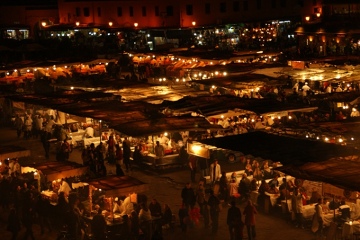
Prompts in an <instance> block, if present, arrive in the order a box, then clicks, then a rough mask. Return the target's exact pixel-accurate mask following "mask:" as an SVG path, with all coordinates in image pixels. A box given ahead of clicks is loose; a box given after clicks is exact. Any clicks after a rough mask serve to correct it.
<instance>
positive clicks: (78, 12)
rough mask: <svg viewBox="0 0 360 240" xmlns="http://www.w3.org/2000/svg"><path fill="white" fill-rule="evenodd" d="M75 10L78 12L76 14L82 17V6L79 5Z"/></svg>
mask: <svg viewBox="0 0 360 240" xmlns="http://www.w3.org/2000/svg"><path fill="white" fill-rule="evenodd" d="M75 12H76V16H77V17H80V15H81V11H80V8H79V7H77V8H76V9H75Z"/></svg>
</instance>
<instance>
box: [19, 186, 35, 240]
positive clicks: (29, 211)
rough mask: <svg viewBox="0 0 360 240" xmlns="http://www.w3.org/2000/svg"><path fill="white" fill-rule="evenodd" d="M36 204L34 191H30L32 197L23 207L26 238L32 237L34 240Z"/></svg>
mask: <svg viewBox="0 0 360 240" xmlns="http://www.w3.org/2000/svg"><path fill="white" fill-rule="evenodd" d="M33 210H34V206H33V197H32V193H30V197H29V199H28V201H27V202H26V204H25V205H24V208H23V218H22V221H23V224H24V226H25V228H26V232H25V236H24V240H26V239H28V237H30V238H31V239H32V240H35V237H34V233H33V229H32V225H33V223H34V219H33V218H34V211H33Z"/></svg>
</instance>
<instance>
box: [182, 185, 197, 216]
mask: <svg viewBox="0 0 360 240" xmlns="http://www.w3.org/2000/svg"><path fill="white" fill-rule="evenodd" d="M181 198H182V201H183V204H184V205H185V207H186V209H187V210H189V208H191V209H192V208H193V207H194V206H195V201H196V197H195V193H194V190H193V189H192V187H191V184H190V183H186V185H185V187H184V188H183V190H182V191H181Z"/></svg>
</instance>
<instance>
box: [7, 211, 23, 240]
mask: <svg viewBox="0 0 360 240" xmlns="http://www.w3.org/2000/svg"><path fill="white" fill-rule="evenodd" d="M7 230H8V231H9V232H11V233H12V237H11V240H16V239H17V235H18V234H19V232H20V230H21V224H20V219H19V216H18V214H17V212H16V209H15V208H11V210H10V214H9V218H8V226H7Z"/></svg>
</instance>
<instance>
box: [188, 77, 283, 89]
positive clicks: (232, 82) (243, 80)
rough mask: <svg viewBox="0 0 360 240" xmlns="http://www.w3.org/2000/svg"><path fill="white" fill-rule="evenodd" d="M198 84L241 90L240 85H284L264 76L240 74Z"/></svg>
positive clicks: (197, 81)
mask: <svg viewBox="0 0 360 240" xmlns="http://www.w3.org/2000/svg"><path fill="white" fill-rule="evenodd" d="M195 82H196V83H199V84H204V85H215V86H216V87H226V88H231V89H239V88H240V87H239V86H238V85H239V84H241V85H243V87H245V85H247V86H259V85H264V84H265V85H284V82H282V83H281V82H279V81H278V80H276V79H274V78H270V77H268V76H265V75H262V74H239V75H235V76H234V75H232V76H227V77H219V78H212V79H206V80H196V81H195Z"/></svg>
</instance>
